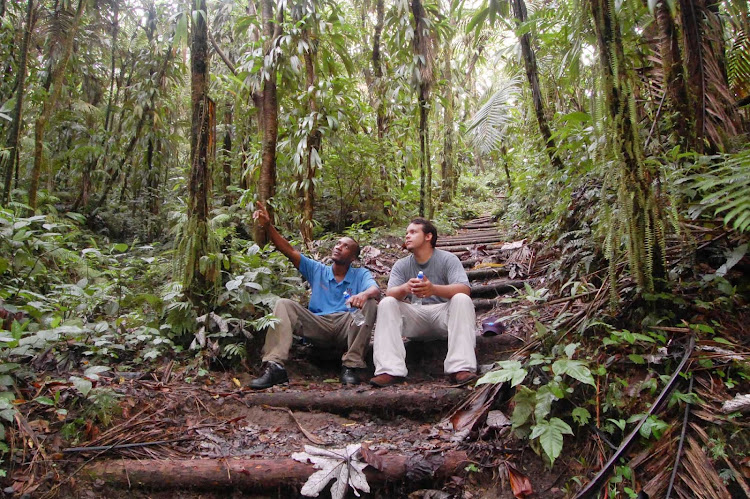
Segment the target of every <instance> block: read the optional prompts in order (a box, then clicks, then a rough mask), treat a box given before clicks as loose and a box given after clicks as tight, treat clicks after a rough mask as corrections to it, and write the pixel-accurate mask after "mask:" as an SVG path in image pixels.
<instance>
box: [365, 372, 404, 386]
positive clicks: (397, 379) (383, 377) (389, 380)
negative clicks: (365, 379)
mask: <svg viewBox="0 0 750 499" xmlns="http://www.w3.org/2000/svg"><path fill="white" fill-rule="evenodd" d="M405 381H406V378H404V377H403V376H392V375H390V374H388V373H383V374H378V375H377V376H375V377H374V378H372V379H370V384H371V385H372V386H376V387H378V388H385V387H386V386H391V385H395V384H397V383H403V382H405Z"/></svg>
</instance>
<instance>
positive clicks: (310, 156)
mask: <svg viewBox="0 0 750 499" xmlns="http://www.w3.org/2000/svg"><path fill="white" fill-rule="evenodd" d="M302 36H303V38H304V39H305V40H306V41H307V46H308V49H307V50H306V51H305V53H304V58H305V78H306V84H307V88H315V86H316V85H317V77H316V74H315V60H316V57H317V51H316V50H315V48H314V45H313V44H312V43H311V42H310V35H309V31H308V29H307V28H304V29H303V33H302ZM308 111H309V114H310V115H312V116H313V120H312V126H311V128H310V132H309V133H308V135H307V151H306V152H305V178H304V179H303V181H302V182H301V183H300V189H302V193H301V194H302V198H303V203H302V223H301V225H300V232H302V239H303V240H304V241H305V243H309V242H311V241H312V229H313V217H314V215H315V175H316V172H317V168H318V166H319V163H320V152H321V151H320V146H321V142H322V135H321V133H320V129H319V128H318V101H316V100H315V92H310V99H309V101H308Z"/></svg>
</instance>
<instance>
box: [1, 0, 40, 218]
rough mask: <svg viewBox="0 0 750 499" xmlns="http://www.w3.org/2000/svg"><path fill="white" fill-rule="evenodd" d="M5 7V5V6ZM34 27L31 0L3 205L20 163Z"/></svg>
mask: <svg viewBox="0 0 750 499" xmlns="http://www.w3.org/2000/svg"><path fill="white" fill-rule="evenodd" d="M3 7H4V6H3ZM33 28H34V0H29V1H28V4H27V5H26V24H25V28H24V33H23V41H22V42H21V57H20V61H19V63H18V72H17V73H16V84H15V87H16V105H15V107H14V108H13V116H12V119H13V121H12V122H11V124H10V129H9V130H8V141H7V144H6V147H7V148H8V149H9V150H10V160H9V161H6V165H5V184H4V187H3V197H2V205H3V206H6V205H7V204H8V202H10V190H11V189H10V188H11V182H12V180H13V171H14V170H15V169H16V165H17V164H18V142H19V139H20V138H21V122H22V121H23V99H24V94H25V93H26V65H27V63H28V53H29V39H30V38H31V31H32V30H33Z"/></svg>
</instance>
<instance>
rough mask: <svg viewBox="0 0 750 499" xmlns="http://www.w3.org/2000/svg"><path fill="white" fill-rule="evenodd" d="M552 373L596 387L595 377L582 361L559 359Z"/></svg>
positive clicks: (553, 365) (553, 366)
mask: <svg viewBox="0 0 750 499" xmlns="http://www.w3.org/2000/svg"><path fill="white" fill-rule="evenodd" d="M552 372H554V373H555V374H557V375H562V374H567V375H568V376H570V377H571V378H573V379H577V380H578V381H580V382H581V383H585V384H587V385H591V386H596V382H595V381H594V377H593V376H592V375H591V371H590V370H589V368H588V367H586V365H585V364H584V363H583V362H582V361H580V360H573V359H559V360H557V361H555V363H554V364H552Z"/></svg>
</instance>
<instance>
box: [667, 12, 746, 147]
mask: <svg viewBox="0 0 750 499" xmlns="http://www.w3.org/2000/svg"><path fill="white" fill-rule="evenodd" d="M680 12H681V15H682V22H683V36H684V45H685V62H686V67H687V84H688V94H689V96H690V105H691V106H692V107H693V109H694V114H695V116H696V122H697V123H696V149H697V150H698V152H704V151H705V152H709V153H714V152H717V151H719V150H723V149H725V147H726V145H727V139H728V138H731V137H734V136H736V135H738V134H739V133H741V130H742V119H741V117H740V116H739V113H738V112H737V108H736V106H735V102H734V100H735V97H734V95H733V94H732V92H731V91H730V89H729V84H728V81H727V72H726V63H725V59H726V55H725V42H724V26H723V25H722V19H721V17H720V16H719V12H718V5H717V4H716V1H715V0H681V1H680Z"/></svg>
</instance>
